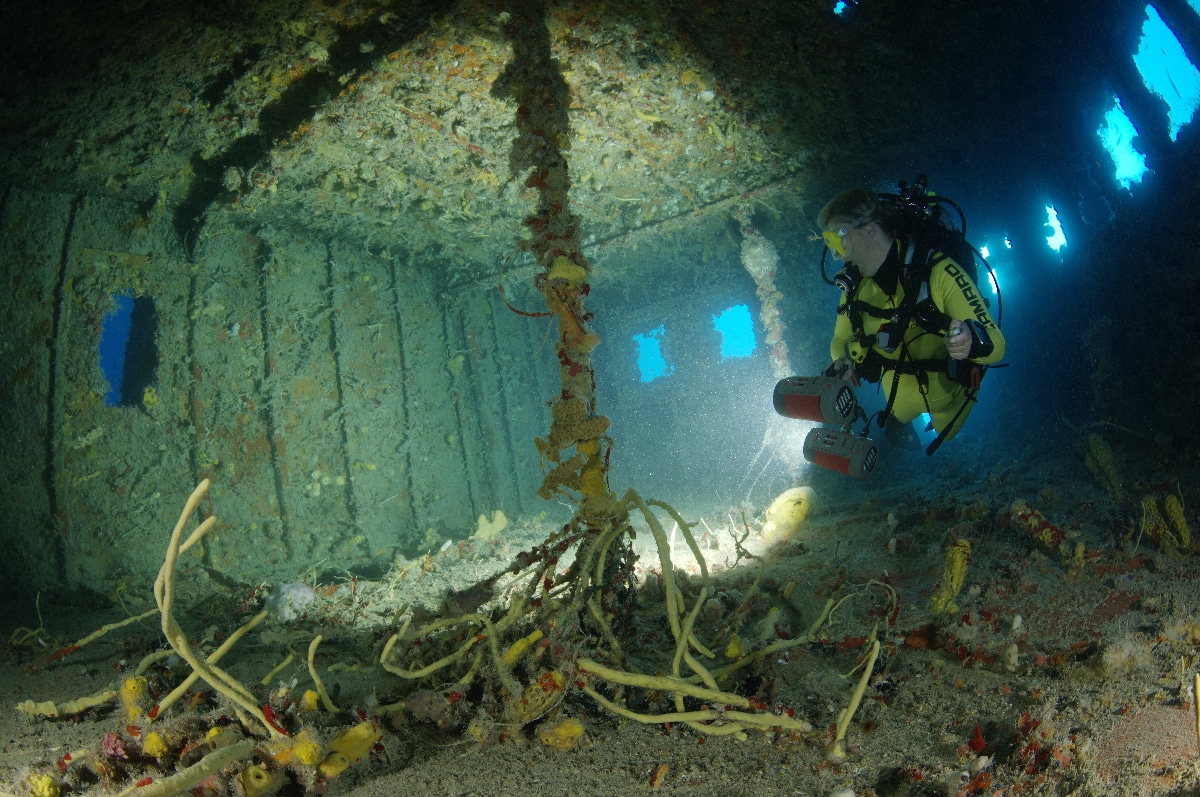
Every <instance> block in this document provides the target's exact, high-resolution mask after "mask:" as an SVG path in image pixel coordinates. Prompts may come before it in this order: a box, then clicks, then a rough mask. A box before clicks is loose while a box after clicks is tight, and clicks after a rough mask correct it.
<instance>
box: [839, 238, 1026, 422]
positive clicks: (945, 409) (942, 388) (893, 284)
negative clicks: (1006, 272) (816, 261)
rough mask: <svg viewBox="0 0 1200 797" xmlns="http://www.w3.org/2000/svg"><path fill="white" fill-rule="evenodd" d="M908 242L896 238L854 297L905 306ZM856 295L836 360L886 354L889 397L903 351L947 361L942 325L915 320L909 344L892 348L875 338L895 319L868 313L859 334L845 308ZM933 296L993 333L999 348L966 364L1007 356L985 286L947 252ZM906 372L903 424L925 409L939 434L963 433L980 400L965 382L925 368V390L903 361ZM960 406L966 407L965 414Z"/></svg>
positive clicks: (934, 273) (933, 276)
mask: <svg viewBox="0 0 1200 797" xmlns="http://www.w3.org/2000/svg"><path fill="white" fill-rule="evenodd" d="M903 245H904V244H903V243H902V242H901V241H897V242H896V245H895V246H894V247H893V248H892V251H891V253H889V255H888V258H887V260H886V261H884V264H883V266H881V267H880V269H879V272H877V273H876V274H875V276H874V277H867V278H863V279H862V280H861V285H860V287H859V289H858V291H857V294H856V295H855V296H854V297H853V298H855V299H857V301H859V302H862V303H865V304H867V305H871V306H874V307H876V308H880V309H887V310H899V309H900V308H901V303H902V302H903V300H904V286H903V285H902V284H901V280H900V279H899V271H900V269H899V263H900V259H901V252H900V249H901V247H902V246H903ZM914 288H917V286H914ZM850 298H851V297H850V295H849V294H845V293H843V294H842V299H841V302H840V304H839V312H838V319H837V324H836V325H835V327H834V331H833V342H832V344H831V345H830V354H832V355H833V359H834V360H838V359H840V358H841V357H845V356H849V357H850V358H851V359H852V360H854V362H855V363H858V364H862V363H863V362H864V361H865V360H866V359H867V352H868V350H870V351H874V352H875V353H876V354H877V355H878V356H879V357H882V358H883V371H882V373H881V376H880V380H879V381H880V385H881V387H882V388H883V391H884V395H885V396H890V395H891V391H892V386H893V380H894V378H895V368H893V367H890V364H891V363H895V362H898V361H900V358H901V356H903V360H904V361H921V360H934V361H942V360H945V359H946V357H947V351H946V344H945V342H944V341H943V340H942V337H943V336H944V335H945V334H946V332H947V330H946V329H940V330H938V331H937V332H936V333H934V332H930V331H927V330H926V329H925V328H924V327H922V326H921V325H920V324H918V323H917V322H916V321H915V320H914V321H910V322H909V324H908V326H907V328H906V329H905V331H904V334H903V340H904V343H903V344H902V345H898V346H896V347H895V349H894V350H892V351H890V352H889V351H887V350H885V349H884V348H882V347H881V346H879V345H878V343H877V342H876V341H874V338H873V336H875V335H876V334H877V333H878V332H879V329H880V327H882V326H883V325H884V324H885V323H887V322H888V321H889V319H887V318H877V317H874V316H873V315H871V314H869V313H863V314H862V316H861V317H862V338H861V339H860V338H859V337H858V336H857V335H856V334H855V331H854V327H853V324H852V323H851V321H850V317H849V314H848V313H846V312H843V310H844V306H845V304H846V302H847V301H848V300H849V299H850ZM929 298H931V299H932V300H933V304H934V305H935V306H936V307H937V309H938V310H940V311H941V312H942V313H944V314H945V316H947V317H948V319H958V320H962V321H969V320H972V319H973V320H975V321H978V322H979V323H980V324H981V325H982V326H983V327H984V328H985V329H986V330H987V334H988V336H989V337H990V338H991V340H992V344H993V349H992V351H991V353H990V354H988V355H987V356H981V357H979V358H977V359H976V358H972V359H970V360H967V361H961V363H962V366H963V367H969V363H970V362H974V363H979V364H982V365H988V364H991V363H995V362H999V361H1000V360H1001V359H1003V357H1004V335H1003V334H1002V333H1001V332H1000V328H999V327H997V326H996V322H995V321H994V320H993V319H992V316H991V313H989V312H988V309H987V307H986V306H985V305H984V303H983V297H982V296H981V295H980V293H979V289H978V288H977V287H976V285H975V283H974V282H973V281H972V280H971V278H970V277H969V276H968V275H967V274H966V272H965V271H964V270H963V269H962V268H961V267H960V266H959V265H958V264H957V263H956V262H954V261H953V260H951V259H950V258H948V257H946V256H945V255H942V254H941V253H935V255H934V262H933V266H932V270H931V272H930V277H929ZM964 332H965V330H964ZM872 359H874V358H872ZM900 371H901V373H900V378H899V382H898V383H896V388H895V391H896V392H895V398H894V399H893V401H892V410H891V412H892V415H894V416H895V418H896V420H897V421H900V422H901V423H909V422H911V421H913V420H914V419H915V418H917V417H918V416H919V415H920V414H921V413H923V412H928V413H929V414H930V416H931V417H932V419H933V428H934V429H936V430H937V431H938V432H939V433H943V432H944V433H945V437H944V439H945V440H949V439H950V438H951V437H953V436H954V435H955V434H957V433H958V431H959V430H960V429H961V428H962V426H963V423H965V422H966V419H967V415H969V414H970V412H971V408H972V407H973V406H974V404H975V402H974V401H971V400H970V399H969V398H968V397H967V395H966V388H965V387H964V386H963V385H962V384H960V383H958V382H955V381H952V380H951V379H950V378H949V377H947V376H946V372H945V370H944V369H942V370H929V371H926V372H925V374H924V376H925V378H926V379H927V380H928V384H927V387H926V388H925V389H924V391H922V388H921V383H920V380H919V379H918V375H917V374H913V373H905V372H904V368H903V366H901V368H900ZM922 393H924V395H922ZM964 404H965V406H964ZM960 410H962V412H961V414H960V413H959V411H960ZM956 415H957V416H958V417H957V420H954V419H955V416H956ZM951 421H953V425H952V426H951V428H950V429H949V430H948V431H947V426H949V425H950V424H951Z"/></svg>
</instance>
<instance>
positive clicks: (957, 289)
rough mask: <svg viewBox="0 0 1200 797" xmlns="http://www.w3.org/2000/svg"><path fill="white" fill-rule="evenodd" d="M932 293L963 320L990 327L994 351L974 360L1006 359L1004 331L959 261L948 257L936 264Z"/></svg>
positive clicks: (941, 305) (945, 309)
mask: <svg viewBox="0 0 1200 797" xmlns="http://www.w3.org/2000/svg"><path fill="white" fill-rule="evenodd" d="M929 292H930V295H931V296H932V297H933V302H934V304H936V305H937V306H938V308H939V309H940V310H941V311H942V312H943V313H945V314H946V315H948V316H950V317H951V318H957V319H961V320H964V321H965V320H970V319H974V320H975V321H978V322H979V323H980V324H982V325H983V327H984V328H985V329H986V330H987V333H988V336H989V337H991V339H992V344H993V347H994V348H993V349H992V353H991V354H989V355H988V356H987V357H979V358H972V361H973V362H978V363H982V364H984V365H987V364H989V363H995V362H999V361H1000V360H1003V359H1004V348H1005V347H1004V334H1003V333H1002V332H1001V331H1000V327H998V326H996V322H995V321H994V320H993V319H992V314H991V313H990V312H988V308H987V305H985V304H984V303H983V296H982V295H981V294H980V292H979V288H978V287H977V286H976V285H975V283H974V282H973V281H972V280H971V278H970V276H968V275H967V273H966V271H965V270H963V268H962V267H961V266H959V265H958V263H956V262H954V261H953V260H951V259H949V258H946V259H944V260H941V261H939V262H937V263H935V264H934V266H933V272H932V273H931V274H930V278H929Z"/></svg>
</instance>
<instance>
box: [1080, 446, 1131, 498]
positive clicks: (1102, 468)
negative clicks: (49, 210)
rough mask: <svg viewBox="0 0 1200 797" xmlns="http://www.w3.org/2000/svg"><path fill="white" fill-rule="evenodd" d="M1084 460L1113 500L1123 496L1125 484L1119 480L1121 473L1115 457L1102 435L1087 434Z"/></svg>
mask: <svg viewBox="0 0 1200 797" xmlns="http://www.w3.org/2000/svg"><path fill="white" fill-rule="evenodd" d="M1084 461H1085V462H1086V463H1087V467H1088V470H1090V471H1091V472H1092V475H1093V476H1095V477H1096V480H1097V481H1098V482H1100V484H1101V485H1102V486H1103V487H1104V489H1105V490H1107V491H1108V494H1109V495H1110V496H1112V498H1113V500H1114V501H1120V500H1121V499H1122V498H1124V497H1125V486H1124V484H1123V483H1122V481H1121V474H1120V473H1119V472H1118V470H1117V463H1116V459H1115V458H1114V457H1113V452H1112V449H1111V448H1109V446H1108V443H1106V442H1105V440H1104V438H1103V437H1101V436H1100V435H1098V434H1090V435H1088V452H1087V455H1086V457H1085V458H1084Z"/></svg>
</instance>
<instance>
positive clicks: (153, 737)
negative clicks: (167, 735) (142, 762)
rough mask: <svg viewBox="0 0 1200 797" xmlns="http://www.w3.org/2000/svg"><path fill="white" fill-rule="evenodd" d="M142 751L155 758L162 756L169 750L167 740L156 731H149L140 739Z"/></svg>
mask: <svg viewBox="0 0 1200 797" xmlns="http://www.w3.org/2000/svg"><path fill="white" fill-rule="evenodd" d="M142 752H143V753H145V754H146V755H149V756H154V757H155V758H163V757H165V756H166V755H167V753H169V752H171V750H170V748H169V747H167V742H166V740H165V739H163V738H162V735H161V734H159V732H158V731H150V732H149V733H147V734H146V736H145V738H144V739H142Z"/></svg>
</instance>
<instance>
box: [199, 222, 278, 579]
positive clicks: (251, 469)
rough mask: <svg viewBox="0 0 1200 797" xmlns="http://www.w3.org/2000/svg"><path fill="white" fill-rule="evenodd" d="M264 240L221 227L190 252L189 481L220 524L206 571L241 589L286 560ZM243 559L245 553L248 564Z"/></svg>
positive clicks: (212, 538)
mask: <svg viewBox="0 0 1200 797" xmlns="http://www.w3.org/2000/svg"><path fill="white" fill-rule="evenodd" d="M268 256H269V253H268V252H267V250H266V246H265V244H264V243H263V241H262V240H261V239H259V238H258V237H256V236H254V235H251V234H249V233H247V232H244V231H241V230H237V229H233V228H229V227H224V228H222V229H221V230H220V231H212V230H208V229H206V230H204V231H202V232H201V235H200V243H199V245H198V246H197V263H198V266H199V267H198V268H197V269H196V276H195V286H194V289H193V295H192V299H191V306H190V309H189V312H188V314H187V315H188V318H190V319H191V331H190V336H189V338H190V340H189V353H188V354H189V357H188V360H187V371H188V373H187V376H188V377H189V379H190V391H189V395H188V398H187V401H188V413H189V418H190V420H191V425H192V429H193V432H194V434H195V440H196V444H195V452H196V453H195V457H194V462H193V468H194V470H195V478H194V479H193V481H199V480H200V479H205V478H207V479H211V480H212V482H213V487H212V489H211V491H210V492H209V497H210V500H211V501H212V504H213V512H214V513H215V514H216V515H217V517H218V518H219V519H220V520H219V521H218V525H217V527H216V528H214V529H213V530H212V531H211V532H209V534H208V536H207V537H206V538H205V545H206V547H207V550H208V561H209V564H210V565H211V566H212V567H214V568H215V569H216V570H217V571H218V572H220V573H222V574H224V575H225V576H227V577H229V578H231V579H234V580H237V581H242V582H248V583H257V582H260V581H264V580H269V578H270V573H271V570H272V568H275V567H279V566H281V565H284V564H285V563H286V561H287V558H288V553H287V551H288V548H287V540H286V538H285V536H284V534H283V524H282V514H283V512H282V508H281V505H280V503H281V502H280V490H281V485H280V484H279V482H278V479H277V472H278V471H277V468H276V461H275V435H274V433H273V429H272V426H273V425H272V419H271V407H270V402H269V401H268V391H267V389H266V386H265V383H266V360H267V344H268V340H267V334H266V325H265V320H266V312H265V307H264V301H265V298H264V295H263V285H262V282H261V279H262V274H261V269H262V266H263V261H264V259H265V258H267V257H268ZM247 551H252V552H253V554H252V555H250V556H247V555H246V552H247Z"/></svg>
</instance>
